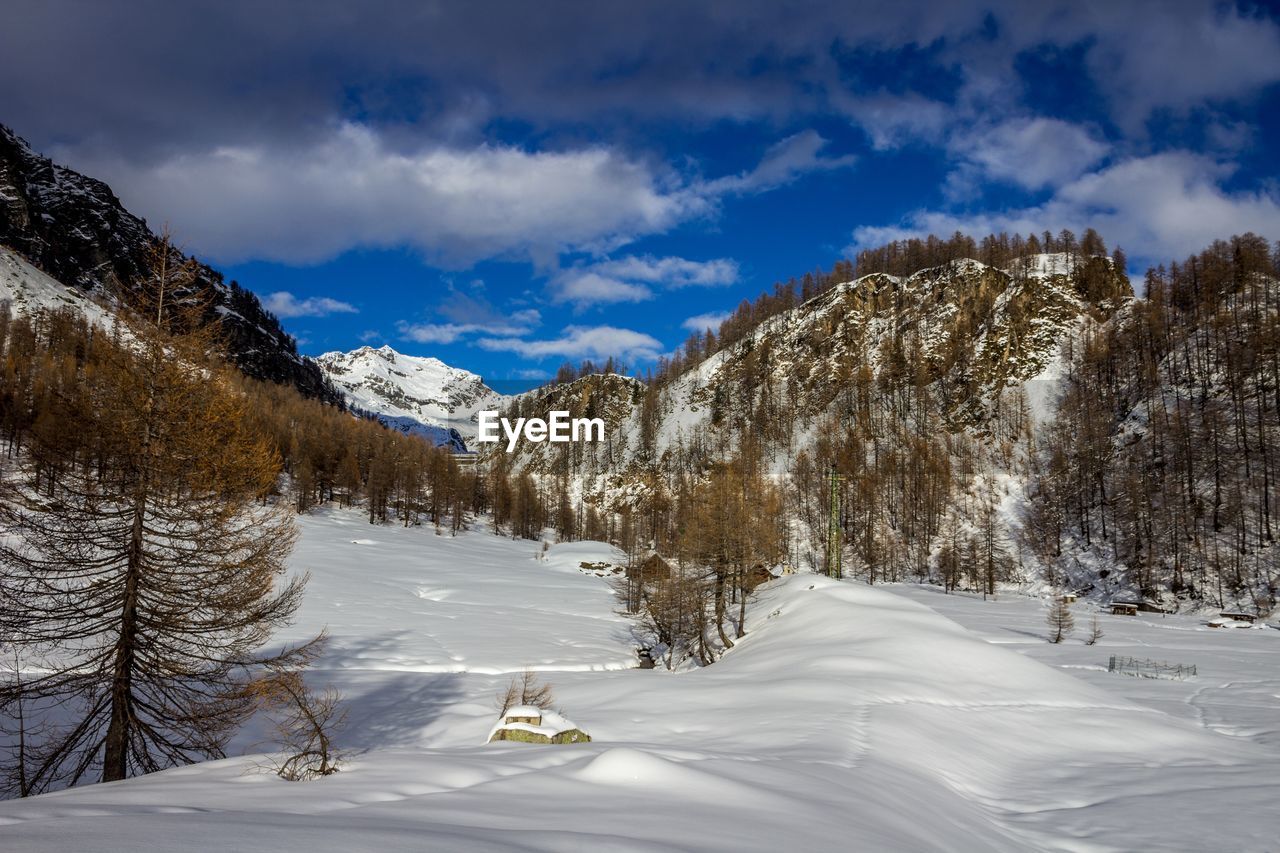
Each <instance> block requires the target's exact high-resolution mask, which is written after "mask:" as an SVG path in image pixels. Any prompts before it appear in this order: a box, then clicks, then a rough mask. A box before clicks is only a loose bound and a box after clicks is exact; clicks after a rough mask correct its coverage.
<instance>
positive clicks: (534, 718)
mask: <svg viewBox="0 0 1280 853" xmlns="http://www.w3.org/2000/svg"><path fill="white" fill-rule="evenodd" d="M500 740H514V741H519V742H520V743H589V742H590V741H591V736H590V735H588V734H587V733H586V732H584V731H582V729H580V728H578V727H577V726H576V725H574V724H573V723H571V722H569V720H567V719H565V718H564V717H562V716H561V715H560V714H557V713H556V712H555V711H548V710H546V709H544V708H537V707H534V706H533V705H516V706H514V707H511V708H508V709H507V710H506V711H504V712H503V714H502V719H500V720H499V721H498V722H497V724H495V725H494V727H493V729H492V730H491V731H490V732H489V741H488V742H489V743H493V742H494V741H500Z"/></svg>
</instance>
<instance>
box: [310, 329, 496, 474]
mask: <svg viewBox="0 0 1280 853" xmlns="http://www.w3.org/2000/svg"><path fill="white" fill-rule="evenodd" d="M315 361H316V363H317V364H319V365H320V369H321V370H323V371H324V373H325V375H327V376H328V377H329V379H330V380H331V381H332V382H333V384H334V385H335V386H336V387H337V388H338V390H339V391H340V392H341V393H342V395H343V396H344V397H345V398H346V401H347V403H348V405H350V406H352V407H353V408H355V409H359V410H361V411H364V412H368V413H370V414H372V415H375V416H376V417H377V418H378V419H379V420H380V421H382V422H383V423H385V424H387V425H388V426H391V427H395V428H397V429H400V430H402V431H403V432H405V433H408V434H410V435H418V436H422V437H423V438H426V439H428V440H430V441H433V442H435V443H436V444H439V445H449V446H451V447H453V448H454V449H455V450H457V451H465V450H469V449H474V445H475V439H476V413H477V412H480V411H481V410H484V409H498V408H501V407H502V406H503V404H504V403H505V402H506V400H507V398H506V397H504V396H503V395H501V394H499V393H498V392H496V391H494V390H493V389H492V388H490V387H489V386H487V385H485V384H484V380H482V379H481V378H480V377H479V376H477V375H476V374H474V373H471V372H470V371H467V370H462V369H460V368H457V367H450V366H449V365H447V364H445V363H444V362H443V361H440V359H438V358H424V357H420V356H412V355H404V354H403V353H399V352H396V351H395V350H394V349H392V348H391V347H389V346H382V347H378V348H377V349H374V348H373V347H360V348H359V349H357V350H352V351H351V352H327V353H325V354H324V355H322V356H319V357H318V358H316V359H315Z"/></svg>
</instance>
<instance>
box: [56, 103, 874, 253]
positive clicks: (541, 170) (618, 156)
mask: <svg viewBox="0 0 1280 853" xmlns="http://www.w3.org/2000/svg"><path fill="white" fill-rule="evenodd" d="M825 144H826V143H825V141H824V140H823V139H822V137H820V136H818V135H817V134H816V133H814V132H812V131H806V132H804V133H800V134H797V135H795V136H792V137H789V138H787V139H784V140H783V141H782V142H780V143H778V144H777V145H775V146H774V147H773V148H771V149H770V150H769V152H768V153H767V154H766V156H765V158H764V159H763V160H762V161H761V163H760V165H759V166H757V167H756V168H755V169H753V170H751V171H750V172H746V173H743V174H741V175H736V176H730V177H727V178H721V179H718V180H711V181H704V180H691V179H688V178H685V177H681V176H680V175H678V174H677V173H676V172H675V171H674V170H673V169H671V168H669V167H667V166H664V165H662V164H655V163H652V162H650V161H647V160H641V159H635V158H632V157H629V156H627V155H625V154H623V153H622V152H620V151H619V150H617V149H614V148H610V147H606V146H593V147H588V148H580V149H573V150H566V151H528V150H525V149H522V148H518V147H514V146H507V145H493V144H483V145H479V146H477V147H472V148H465V147H456V146H450V145H447V144H444V143H440V142H431V143H428V144H426V145H424V146H422V147H419V148H416V149H412V150H399V149H396V148H394V147H392V146H391V145H390V144H389V143H388V141H387V140H386V139H384V137H383V136H381V135H380V134H379V133H377V132H376V131H374V130H373V129H371V128H369V127H367V126H364V125H359V124H353V123H349V122H348V123H343V124H340V125H337V126H336V127H334V128H332V129H331V130H329V131H328V132H326V133H324V134H322V135H321V136H320V137H318V138H316V139H313V140H312V141H311V142H309V143H305V144H298V143H296V142H295V143H285V142H278V143H272V142H262V143H243V144H236V145H225V146H221V147H216V148H211V149H207V150H199V151H192V152H188V153H184V154H179V155H174V156H171V157H170V158H169V159H165V160H162V161H160V162H157V163H152V164H139V163H134V162H131V161H128V160H125V159H123V158H121V157H119V156H106V157H95V156H93V154H92V152H85V153H82V154H80V155H78V156H76V157H75V158H74V160H75V162H76V163H77V166H78V167H80V168H81V169H84V170H86V171H88V172H90V173H92V174H96V175H101V176H103V177H104V178H106V179H108V180H109V181H110V182H111V183H112V184H113V185H114V186H116V187H118V188H119V191H120V193H121V195H122V197H123V198H124V200H125V202H126V204H127V205H128V206H130V207H131V208H132V209H135V210H137V211H138V212H140V213H142V214H144V215H148V216H150V217H151V218H153V219H158V220H164V221H167V222H168V223H170V224H171V225H172V227H173V229H174V230H175V232H176V233H178V234H180V235H182V237H183V239H184V241H185V242H187V243H188V244H189V245H190V247H191V248H192V249H193V250H195V251H196V252H198V253H200V254H203V255H207V256H210V257H212V258H214V259H215V260H217V261H219V262H223V263H234V262H239V261H244V260H248V259H264V260H274V261H280V262H284V263H320V262H323V261H326V260H328V259H331V258H333V257H335V256H337V255H339V254H341V253H342V252H344V251H347V250H349V249H352V248H356V247H365V248H383V247H397V246H410V247H413V248H416V249H418V250H419V251H421V252H422V253H423V254H424V255H425V256H426V257H427V258H428V260H430V261H431V262H433V263H435V264H437V265H441V266H447V267H459V268H462V267H467V266H470V265H471V264H473V263H475V262H477V261H480V260H483V259H487V258H499V257H501V258H512V259H521V260H530V261H533V262H534V263H535V264H538V265H540V266H547V265H553V263H554V259H555V258H556V256H557V255H560V254H564V253H571V252H589V253H603V252H608V251H612V250H614V249H617V248H618V247H620V246H623V245H626V244H627V243H629V242H631V241H633V240H635V239H637V238H639V237H643V236H645V235H649V234H658V233H664V232H666V231H668V230H670V229H671V228H673V227H675V226H676V225H678V224H680V223H682V222H686V221H689V220H691V219H695V218H697V217H700V216H707V215H711V214H713V213H715V211H716V210H717V204H718V200H719V198H720V197H721V196H723V195H725V194H728V193H745V192H764V191H767V190H769V189H772V188H774V187H776V186H778V185H780V184H783V183H786V182H788V181H790V180H792V179H794V178H795V177H796V176H798V175H799V174H801V173H802V172H805V171H810V170H815V169H831V168H837V167H840V166H844V165H847V164H849V163H850V162H852V158H849V157H833V158H824V157H821V156H819V155H820V151H821V149H822V148H823V147H824V146H825Z"/></svg>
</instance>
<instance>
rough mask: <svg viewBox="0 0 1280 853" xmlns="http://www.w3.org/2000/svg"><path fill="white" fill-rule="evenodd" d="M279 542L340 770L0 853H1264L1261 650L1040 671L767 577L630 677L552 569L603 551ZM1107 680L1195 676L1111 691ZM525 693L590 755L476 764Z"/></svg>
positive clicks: (49, 827)
mask: <svg viewBox="0 0 1280 853" xmlns="http://www.w3.org/2000/svg"><path fill="white" fill-rule="evenodd" d="M302 527H303V535H302V538H301V541H300V543H299V546H298V549H297V552H296V555H295V558H294V565H295V566H297V567H298V569H300V570H301V569H307V570H310V571H311V572H312V574H313V579H312V582H311V586H310V589H309V593H308V597H307V602H306V604H305V605H304V608H303V611H302V612H301V613H300V615H299V620H298V624H297V625H296V626H295V628H294V629H293V636H294V637H295V638H300V637H303V636H306V635H307V634H309V633H314V632H315V631H316V630H318V629H320V628H321V627H324V626H327V627H328V630H329V633H330V635H331V637H332V640H331V645H330V650H329V652H328V654H327V656H326V657H325V659H324V660H322V661H321V662H320V664H319V665H318V667H317V670H316V672H315V679H316V681H317V683H324V682H332V683H333V684H335V685H336V686H337V687H339V688H340V689H341V690H342V691H343V692H344V693H345V695H346V697H347V703H348V708H349V711H350V722H349V726H348V729H347V731H346V733H345V736H344V737H343V738H342V740H343V742H344V743H345V744H347V745H348V746H350V747H351V748H352V749H353V750H354V754H353V755H352V757H351V760H350V763H349V765H348V766H347V768H346V769H344V770H343V771H342V772H341V773H338V774H337V775H335V776H332V777H328V778H326V779H323V780H319V781H314V782H307V783H287V782H283V781H281V780H279V779H278V778H276V777H275V776H273V775H271V774H270V773H269V772H266V771H263V770H262V769H261V765H262V764H263V757H262V756H261V755H254V754H253V753H256V752H259V751H260V750H261V749H262V747H261V746H255V745H254V744H255V740H256V738H257V737H258V735H256V734H255V733H253V732H247V733H245V735H244V737H243V738H242V740H241V742H239V743H237V744H236V745H235V752H237V753H239V752H247V753H250V754H248V755H246V756H244V757H238V758H231V759H227V760H224V761H217V762H209V763H205V764H200V765H196V766H192V767H187V768H181V769H176V770H171V771H167V772H164V773H158V774H154V775H152V776H148V777H143V778H139V779H134V780H130V781H127V782H121V783H113V784H109V785H92V786H87V787H84V788H80V789H76V790H72V791H65V792H60V793H57V794H51V795H45V796H42V797H37V798H33V799H30V800H25V801H11V802H5V803H0V849H3V850H5V851H6V853H9V852H10V851H28V850H32V851H34V850H40V851H51V850H67V851H71V850H87V849H93V850H99V851H109V850H121V851H124V850H134V851H150V850H156V851H159V850H165V851H168V850H211V849H228V850H231V849H234V850H249V849H271V850H278V851H292V850H297V851H306V853H320V851H330V850H332V851H339V850H341V851H351V850H387V851H397V850H405V851H410V850H413V851H418V850H430V849H438V850H591V851H602V850H628V851H630V850H653V851H658V850H696V851H711V850H725V851H729V850H734V851H741V850H806V851H809V850H813V851H818V850H876V851H887V850H949V851H957V850H966V851H967V850H974V851H1001V850H1008V851H1027V850H1074V851H1086V850H1087V851H1094V850H1096V851H1104V850H1133V849H1143V850H1206V849H1231V850H1274V849H1277V848H1280V816H1278V812H1277V809H1276V806H1275V804H1276V802H1277V801H1280V778H1277V774H1276V772H1275V768H1276V767H1277V763H1278V761H1280V710H1278V708H1280V698H1278V697H1277V694H1280V655H1277V652H1280V632H1278V631H1274V630H1271V629H1265V630H1238V631H1224V630H1218V631H1215V630H1212V629H1207V628H1203V629H1202V628H1201V627H1200V625H1199V623H1198V621H1197V620H1195V619H1193V618H1191V617H1168V618H1166V619H1161V618H1159V617H1155V618H1152V617H1150V616H1142V617H1138V618H1136V619H1129V620H1127V621H1121V617H1111V616H1104V617H1101V624H1102V628H1103V630H1104V632H1105V636H1104V638H1103V639H1102V640H1101V641H1100V642H1099V644H1098V645H1096V646H1086V645H1083V644H1082V643H1080V642H1079V641H1078V640H1077V641H1076V642H1072V643H1067V644H1063V645H1058V646H1054V645H1051V644H1049V643H1047V642H1045V639H1044V638H1045V634H1046V631H1047V628H1046V626H1045V625H1044V609H1043V605H1042V604H1041V603H1039V602H1038V601H1035V600H1032V599H1026V598H1010V599H1007V600H1001V601H997V602H985V603H984V602H982V601H980V600H974V599H972V598H968V597H964V596H945V595H943V594H942V593H941V592H940V591H935V590H932V589H927V588H917V587H909V586H890V587H875V588H869V587H866V586H863V585H860V584H857V583H853V582H845V583H837V582H833V581H830V580H827V579H825V578H820V577H817V576H813V575H796V576H791V577H788V578H785V579H783V580H780V581H776V582H774V583H773V584H770V585H769V586H767V587H765V588H764V589H763V590H762V592H761V594H760V596H759V598H758V600H757V601H756V602H755V603H754V605H753V606H752V607H751V610H750V614H749V621H748V628H749V634H748V636H747V637H746V638H745V639H744V640H743V641H742V642H740V643H739V645H738V647H737V648H735V649H734V650H733V651H731V652H730V653H729V654H728V655H726V656H725V658H724V659H723V660H722V661H721V662H719V663H717V664H715V665H714V666H712V667H709V668H707V669H703V670H699V671H694V672H687V673H680V674H671V673H667V672H664V671H661V670H639V669H633V668H631V667H634V666H635V663H636V658H635V651H634V649H635V646H636V642H635V640H634V638H633V637H632V635H631V625H630V622H629V620H628V619H626V618H625V617H623V616H620V615H618V614H617V613H616V612H615V610H616V606H617V600H616V598H615V597H614V595H613V593H612V591H611V588H610V586H609V583H608V580H607V579H606V578H601V577H597V576H595V575H594V574H592V573H589V572H584V571H582V570H581V567H580V564H581V563H583V562H595V561H599V560H609V559H614V558H615V557H614V555H612V552H611V551H610V549H609V548H608V547H607V546H605V545H601V544H598V543H574V544H567V545H557V546H553V547H552V548H551V549H550V550H549V552H548V553H547V554H546V555H545V557H542V558H540V554H539V550H538V546H537V545H536V544H534V543H531V542H525V541H518V542H513V541H511V540H507V539H500V538H497V537H494V536H491V535H489V534H488V533H486V532H484V531H475V532H472V533H467V534H464V535H461V536H459V537H457V538H451V537H449V536H447V535H445V536H436V535H434V534H433V532H432V531H431V530H430V529H429V528H414V529H405V528H400V527H391V526H387V527H370V526H369V525H368V524H366V523H364V521H363V519H362V518H361V517H360V515H359V514H358V513H355V512H345V511H337V510H333V511H329V512H326V513H322V514H317V515H313V516H310V517H307V518H304V519H303V520H302ZM1077 618H1078V622H1079V623H1080V626H1079V627H1078V628H1077V635H1078V636H1083V635H1084V634H1086V633H1087V631H1088V625H1087V622H1088V615H1087V613H1086V612H1085V611H1083V609H1082V610H1081V612H1080V613H1078V614H1077ZM962 626H963V627H962ZM1111 654H1124V655H1130V654H1132V655H1134V656H1137V657H1149V658H1155V659H1160V660H1168V661H1170V662H1181V663H1195V664H1197V666H1198V667H1199V675H1198V677H1196V678H1195V679H1191V680H1188V681H1185V682H1173V681H1163V680H1161V681H1155V680H1144V679H1136V678H1128V677H1125V676H1119V675H1111V674H1109V673H1107V672H1106V671H1105V667H1106V660H1107V657H1108V656H1109V655H1111ZM526 666H529V667H532V668H534V669H537V670H540V671H541V672H542V674H543V676H544V677H545V679H546V680H547V681H549V682H551V683H552V684H553V685H554V686H555V692H556V699H557V702H558V704H559V705H560V707H561V708H562V709H563V711H564V712H565V714H566V715H567V716H568V717H569V718H570V719H572V720H573V721H574V722H576V723H577V724H578V725H579V726H581V727H582V728H583V729H585V730H586V731H587V732H589V733H590V734H591V735H592V737H593V738H594V742H592V743H590V744H580V745H573V746H536V745H529V744H511V743H507V744H493V745H487V744H485V743H484V740H485V737H486V735H487V734H488V731H489V728H490V726H491V725H492V723H493V722H494V720H495V718H496V708H495V706H494V694H495V693H497V692H498V691H499V690H500V689H501V688H502V687H504V686H505V685H506V683H507V681H508V680H509V679H510V677H511V675H510V674H511V673H513V672H518V671H520V670H522V669H523V668H525V667H526Z"/></svg>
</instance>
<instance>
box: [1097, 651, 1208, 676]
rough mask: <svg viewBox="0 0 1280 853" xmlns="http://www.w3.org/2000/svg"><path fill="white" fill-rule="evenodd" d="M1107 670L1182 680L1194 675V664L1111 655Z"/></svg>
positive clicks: (1123, 673) (1124, 673)
mask: <svg viewBox="0 0 1280 853" xmlns="http://www.w3.org/2000/svg"><path fill="white" fill-rule="evenodd" d="M1107 672H1118V673H1121V674H1122V675H1132V676H1134V677H1135V678H1171V679H1174V680H1176V681H1182V680H1183V679H1186V678H1192V677H1194V676H1195V674H1196V665H1195V664H1193V663H1192V664H1184V663H1165V662H1164V661H1155V660H1145V659H1143V658H1129V657H1120V656H1119V655H1112V656H1111V661H1110V662H1109V663H1108V664H1107Z"/></svg>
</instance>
